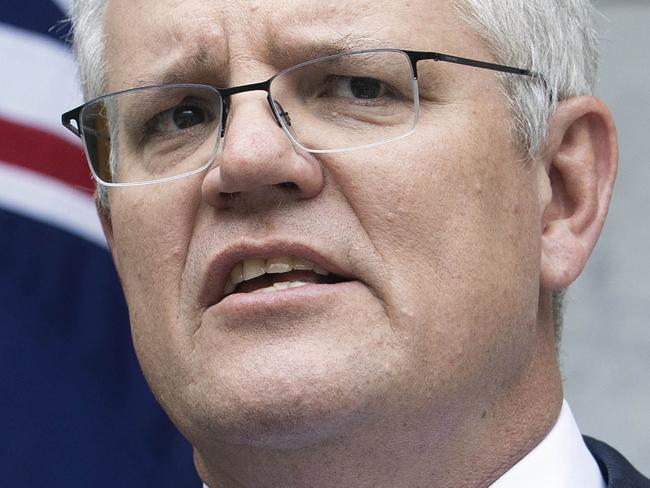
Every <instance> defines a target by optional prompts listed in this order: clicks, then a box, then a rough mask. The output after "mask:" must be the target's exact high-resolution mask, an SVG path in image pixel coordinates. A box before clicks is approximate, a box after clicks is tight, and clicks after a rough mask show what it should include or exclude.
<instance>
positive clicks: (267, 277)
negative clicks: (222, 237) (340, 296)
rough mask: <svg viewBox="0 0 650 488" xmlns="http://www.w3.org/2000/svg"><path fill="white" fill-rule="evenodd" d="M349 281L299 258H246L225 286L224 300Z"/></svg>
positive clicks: (237, 266)
mask: <svg viewBox="0 0 650 488" xmlns="http://www.w3.org/2000/svg"><path fill="white" fill-rule="evenodd" d="M343 281H347V280H346V279H345V278H343V277H341V276H338V275H336V274H334V273H331V272H329V271H328V270H326V269H324V268H321V267H320V266H318V265H316V264H314V263H312V262H310V261H307V260H305V259H302V258H299V257H296V256H282V257H275V258H269V259H246V260H243V261H241V262H239V263H237V265H236V266H235V267H234V268H233V269H232V271H231V272H230V274H229V275H228V278H227V280H226V284H225V285H224V297H226V296H228V295H231V294H233V293H271V292H276V291H281V290H287V289H290V288H297V287H301V286H306V285H310V284H334V283H341V282H343Z"/></svg>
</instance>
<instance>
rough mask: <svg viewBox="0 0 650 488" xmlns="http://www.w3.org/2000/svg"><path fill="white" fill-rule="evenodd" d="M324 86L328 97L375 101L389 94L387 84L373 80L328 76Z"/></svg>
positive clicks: (389, 90)
mask: <svg viewBox="0 0 650 488" xmlns="http://www.w3.org/2000/svg"><path fill="white" fill-rule="evenodd" d="M326 86H327V90H325V92H326V93H327V95H329V96H334V97H342V98H352V99H358V100H376V99H378V98H381V97H385V96H386V95H390V94H391V89H390V87H389V85H388V84H386V83H384V82H383V81H380V80H377V79H374V78H365V77H355V76H329V77H328V78H327V80H326Z"/></svg>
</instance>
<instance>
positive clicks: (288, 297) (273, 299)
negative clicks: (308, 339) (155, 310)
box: [210, 281, 366, 313]
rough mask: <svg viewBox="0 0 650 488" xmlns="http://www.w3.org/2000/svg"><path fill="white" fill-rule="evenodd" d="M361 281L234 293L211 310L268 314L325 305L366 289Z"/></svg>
mask: <svg viewBox="0 0 650 488" xmlns="http://www.w3.org/2000/svg"><path fill="white" fill-rule="evenodd" d="M365 288H366V287H365V285H364V284H363V283H361V282H360V281H345V282H342V283H331V284H308V285H303V286H299V287H296V288H288V289H285V290H274V291H270V292H266V293H233V294H232V295H228V296H227V297H225V298H224V299H223V300H221V301H220V302H219V303H217V304H215V305H214V306H212V307H210V308H212V309H214V311H215V312H217V313H229V312H230V313H232V312H237V311H240V312H254V311H259V312H265V311H271V310H278V309H281V308H289V307H297V306H301V305H315V304H326V303H327V302H331V301H332V299H335V300H336V299H340V298H341V297H343V296H346V295H347V294H350V293H353V292H354V291H355V290H357V291H358V290H360V289H365Z"/></svg>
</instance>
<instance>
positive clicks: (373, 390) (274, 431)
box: [164, 366, 387, 450]
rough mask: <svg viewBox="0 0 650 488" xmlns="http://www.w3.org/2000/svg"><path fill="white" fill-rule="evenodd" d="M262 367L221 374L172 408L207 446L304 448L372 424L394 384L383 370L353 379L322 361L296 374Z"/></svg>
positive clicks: (189, 390)
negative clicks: (383, 375) (389, 385)
mask: <svg viewBox="0 0 650 488" xmlns="http://www.w3.org/2000/svg"><path fill="white" fill-rule="evenodd" d="M337 369H338V368H337ZM245 370H246V371H250V369H249V368H248V367H246V368H245ZM213 371H214V370H213ZM316 371H318V372H319V373H320V375H319V374H317V373H316ZM256 373H257V374H254V373H253V374H252V375H249V376H243V375H242V374H241V371H240V372H239V374H238V375H233V374H231V375H228V374H227V371H221V372H219V373H214V372H213V374H212V375H206V376H203V378H204V379H205V381H197V382H194V383H193V384H191V386H188V387H186V389H185V392H184V393H182V394H181V397H180V398H178V397H176V398H174V400H175V402H174V403H173V404H171V403H169V402H168V404H167V405H164V407H165V409H166V410H167V412H168V413H169V415H170V417H171V418H172V420H173V421H174V422H175V423H176V425H177V427H178V428H179V430H181V432H182V433H183V434H184V435H185V436H186V437H187V438H188V440H189V441H190V442H191V443H192V445H194V446H195V447H197V448H198V449H200V450H201V448H202V447H203V448H205V449H209V448H215V447H217V446H224V445H238V446H249V447H254V448H260V449H262V448H264V449H281V450H288V449H302V448H306V447H309V446H312V445H317V444H323V443H325V442H335V441H336V439H337V438H340V437H341V436H344V435H347V434H349V433H350V432H354V431H355V430H356V429H357V428H359V427H362V426H363V425H367V423H369V422H372V419H373V418H374V415H373V411H376V410H377V409H378V406H381V403H382V401H384V399H385V394H386V388H387V385H386V384H382V383H383V382H384V381H385V380H383V379H382V378H381V377H379V376H377V377H370V376H369V375H365V377H363V378H360V377H358V376H357V377H352V374H351V372H350V371H342V370H339V371H337V370H333V369H331V368H324V367H322V366H320V367H318V368H312V369H311V370H310V371H306V370H305V369H303V370H302V371H296V370H295V369H294V368H291V372H290V373H289V372H288V371H286V370H284V371H283V370H279V371H278V370H273V372H272V373H270V372H269V371H268V370H266V373H265V371H264V370H263V369H262V368H256ZM379 409H381V408H379Z"/></svg>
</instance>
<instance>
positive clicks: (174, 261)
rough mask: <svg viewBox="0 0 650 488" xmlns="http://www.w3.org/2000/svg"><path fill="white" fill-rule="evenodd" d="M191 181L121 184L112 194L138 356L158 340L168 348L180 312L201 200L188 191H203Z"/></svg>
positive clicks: (116, 252) (119, 266)
mask: <svg viewBox="0 0 650 488" xmlns="http://www.w3.org/2000/svg"><path fill="white" fill-rule="evenodd" d="M189 180H190V179H188V181H187V182H182V180H181V181H179V182H172V183H166V184H165V187H164V188H163V187H162V185H159V186H156V185H152V186H150V187H142V189H140V188H125V189H118V190H114V191H113V193H112V194H111V196H110V203H111V216H112V224H113V233H114V242H115V248H114V255H115V262H116V267H117V270H118V273H119V275H120V279H121V282H122V286H123V289H124V293H125V296H126V300H127V303H128V306H129V314H130V317H131V327H132V330H133V337H134V342H135V344H136V349H137V350H138V354H139V355H140V354H143V353H145V351H146V350H147V349H149V348H153V345H152V343H153V342H156V343H157V345H156V346H155V348H156V349H162V348H164V347H165V344H166V341H165V338H167V339H168V340H169V339H171V334H170V332H171V329H172V328H173V324H172V323H170V321H172V320H173V319H174V317H177V316H178V310H179V303H178V300H179V288H180V284H181V276H182V273H183V269H184V266H185V262H186V259H187V249H188V245H189V241H190V239H191V235H192V229H193V224H194V221H193V218H194V217H193V215H194V210H193V209H194V208H195V205H196V204H195V203H194V202H193V201H192V200H193V199H192V198H191V197H188V195H193V194H194V195H198V194H199V193H198V189H197V188H193V185H191V181H189ZM154 329H155V330H154ZM140 338H146V341H147V342H145V341H144V340H141V339H140Z"/></svg>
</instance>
